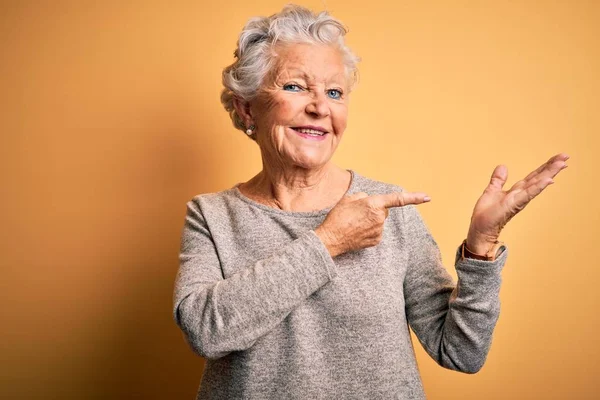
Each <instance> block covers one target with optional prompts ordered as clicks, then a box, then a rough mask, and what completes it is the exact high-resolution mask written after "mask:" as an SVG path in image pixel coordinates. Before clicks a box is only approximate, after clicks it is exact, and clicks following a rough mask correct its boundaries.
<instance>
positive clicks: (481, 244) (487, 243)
mask: <svg viewBox="0 0 600 400" xmlns="http://www.w3.org/2000/svg"><path fill="white" fill-rule="evenodd" d="M496 243H498V237H497V236H491V235H482V234H472V233H471V232H469V234H468V235H467V239H466V241H465V246H467V248H468V249H469V251H470V252H471V253H474V254H479V255H484V254H487V253H488V252H489V250H490V249H491V248H492V247H493V246H495V245H496Z"/></svg>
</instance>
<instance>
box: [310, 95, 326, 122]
mask: <svg viewBox="0 0 600 400" xmlns="http://www.w3.org/2000/svg"><path fill="white" fill-rule="evenodd" d="M306 112H307V113H308V114H311V115H313V116H315V117H317V118H323V117H328V116H329V114H330V110H329V103H328V101H327V96H325V93H315V94H314V95H313V96H312V98H311V101H310V102H309V103H308V104H307V105H306Z"/></svg>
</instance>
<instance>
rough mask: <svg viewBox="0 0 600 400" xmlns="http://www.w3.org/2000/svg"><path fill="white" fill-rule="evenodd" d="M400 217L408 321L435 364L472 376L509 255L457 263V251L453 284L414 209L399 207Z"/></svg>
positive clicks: (483, 353)
mask: <svg viewBox="0 0 600 400" xmlns="http://www.w3.org/2000/svg"><path fill="white" fill-rule="evenodd" d="M403 216H404V226H405V227H406V229H405V234H404V240H405V243H406V244H407V246H408V252H409V258H408V270H407V275H406V278H405V283H404V291H405V299H406V302H405V306H406V314H407V318H408V322H409V324H410V326H411V328H412V329H413V331H414V332H415V334H416V335H417V337H418V339H419V341H420V342H421V344H422V345H423V347H424V348H425V350H426V351H427V353H428V354H429V355H430V356H431V357H432V358H433V359H434V360H435V361H436V362H437V363H438V364H440V365H441V366H443V367H446V368H449V369H453V370H457V371H462V372H467V373H475V372H477V371H479V370H480V369H481V367H482V366H483V363H484V362H485V359H486V357H487V353H488V351H489V348H490V345H491V340H492V332H493V330H494V327H495V325H496V321H497V320H498V316H499V313H500V300H499V292H500V272H501V270H502V267H503V266H504V263H505V262H506V257H507V254H508V251H507V250H506V249H505V250H504V252H503V253H502V254H501V255H500V256H499V257H498V259H496V260H495V261H492V262H489V261H480V260H472V259H464V260H461V259H460V253H459V252H457V255H456V262H455V267H456V271H457V275H458V282H457V283H456V284H454V282H453V280H452V278H451V277H450V275H449V274H448V273H447V271H446V270H445V268H444V266H443V265H442V261H441V256H440V251H439V248H438V246H437V244H436V242H435V240H434V239H433V238H432V236H431V234H430V232H429V231H428V229H427V227H426V226H425V224H424V222H423V220H422V218H421V216H420V215H419V212H418V211H417V209H416V208H415V207H413V206H409V207H404V208H403Z"/></svg>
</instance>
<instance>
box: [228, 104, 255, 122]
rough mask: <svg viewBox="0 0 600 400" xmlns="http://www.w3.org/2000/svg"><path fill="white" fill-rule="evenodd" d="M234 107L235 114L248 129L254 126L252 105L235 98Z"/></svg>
mask: <svg viewBox="0 0 600 400" xmlns="http://www.w3.org/2000/svg"><path fill="white" fill-rule="evenodd" d="M233 107H234V108H235V112H236V113H237V115H239V116H240V118H241V119H242V121H244V124H245V125H246V127H248V126H250V125H254V118H252V111H251V110H250V103H249V102H247V101H245V100H243V99H240V98H238V97H235V98H234V99H233Z"/></svg>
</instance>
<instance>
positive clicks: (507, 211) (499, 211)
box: [467, 153, 569, 251]
mask: <svg viewBox="0 0 600 400" xmlns="http://www.w3.org/2000/svg"><path fill="white" fill-rule="evenodd" d="M568 159H569V156H568V155H566V154H564V153H559V154H557V155H555V156H553V157H551V158H550V159H549V160H548V161H546V162H545V163H544V164H542V165H541V166H540V167H539V168H537V169H536V170H535V171H533V172H531V173H530V174H529V175H527V176H526V177H525V178H524V179H522V180H520V181H518V182H517V183H515V184H514V185H513V186H512V187H511V188H510V189H509V190H508V191H505V190H502V187H503V186H504V184H505V183H506V180H507V178H508V170H507V168H506V166H504V165H498V166H497V167H496V168H495V169H494V172H493V173H492V178H491V179H490V183H489V185H488V186H487V187H486V189H485V191H484V192H483V194H482V195H481V197H480V198H479V200H478V201H477V203H476V204H475V208H474V209H473V215H472V217H471V225H470V227H469V234H468V236H467V243H468V245H469V248H470V249H472V250H473V251H477V250H479V251H481V250H480V249H482V248H484V247H485V246H486V244H489V243H493V242H495V241H496V240H498V237H499V236H500V232H501V231H502V229H503V228H504V226H505V225H506V224H507V223H508V221H510V220H511V219H512V218H513V217H514V216H515V215H517V213H519V212H520V211H521V210H523V208H525V206H526V205H527V204H529V202H530V201H531V200H533V198H535V197H536V196H537V195H539V194H540V193H541V192H542V191H543V190H544V189H545V188H546V187H547V186H548V185H551V184H552V183H554V181H553V178H554V177H555V176H556V175H557V174H558V173H559V172H560V171H561V170H563V169H565V168H566V167H567V163H566V161H567V160H568ZM488 247H489V246H488Z"/></svg>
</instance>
